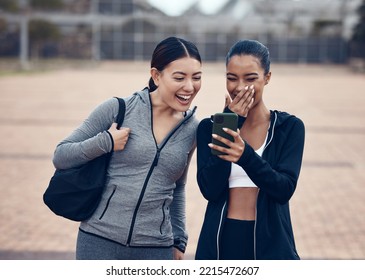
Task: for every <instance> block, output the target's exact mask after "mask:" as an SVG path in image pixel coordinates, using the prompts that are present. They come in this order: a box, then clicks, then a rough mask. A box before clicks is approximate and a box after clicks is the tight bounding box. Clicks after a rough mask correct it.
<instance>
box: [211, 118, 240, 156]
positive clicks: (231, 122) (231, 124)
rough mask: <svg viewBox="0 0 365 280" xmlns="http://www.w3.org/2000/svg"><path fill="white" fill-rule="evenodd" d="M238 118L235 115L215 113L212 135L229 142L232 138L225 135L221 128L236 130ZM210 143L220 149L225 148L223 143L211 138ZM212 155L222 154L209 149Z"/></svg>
mask: <svg viewBox="0 0 365 280" xmlns="http://www.w3.org/2000/svg"><path fill="white" fill-rule="evenodd" d="M237 123H238V116H237V114H235V113H217V114H215V115H214V116H213V130H212V133H214V134H217V135H219V136H222V137H224V138H226V139H228V140H230V141H233V137H232V136H231V135H229V134H228V133H226V132H225V131H224V130H223V128H224V127H226V128H229V129H231V130H233V131H236V130H237ZM212 143H213V144H215V145H218V146H221V147H225V148H227V145H225V144H224V143H222V142H220V141H218V140H216V139H214V138H212ZM211 151H212V154H213V155H224V153H222V152H220V151H217V150H215V149H211Z"/></svg>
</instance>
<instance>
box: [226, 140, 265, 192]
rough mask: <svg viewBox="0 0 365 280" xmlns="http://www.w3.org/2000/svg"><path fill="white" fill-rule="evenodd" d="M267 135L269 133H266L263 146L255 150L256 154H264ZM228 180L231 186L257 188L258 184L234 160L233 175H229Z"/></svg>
mask: <svg viewBox="0 0 365 280" xmlns="http://www.w3.org/2000/svg"><path fill="white" fill-rule="evenodd" d="M267 135H268V133H267V134H266V138H265V141H264V143H263V144H262V146H261V147H260V148H259V149H258V150H256V151H255V152H256V154H258V155H259V156H260V157H261V156H262V153H263V151H264V147H265V144H266V140H267ZM228 181H229V188H249V187H256V188H257V186H256V185H255V184H254V183H253V182H252V181H251V179H250V177H248V175H247V174H246V172H245V170H243V168H242V167H241V166H239V165H238V164H235V163H233V162H232V167H231V175H230V176H229V179H228Z"/></svg>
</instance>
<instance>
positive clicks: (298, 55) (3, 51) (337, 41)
mask: <svg viewBox="0 0 365 280" xmlns="http://www.w3.org/2000/svg"><path fill="white" fill-rule="evenodd" d="M13 1H14V2H15V3H17V4H18V5H17V9H16V10H12V11H9V10H7V9H3V10H0V56H16V55H19V56H21V57H23V59H27V58H28V57H29V56H31V57H32V56H34V55H35V54H34V52H32V48H34V47H33V46H34V45H33V44H32V41H31V40H30V39H29V36H28V35H29V32H28V31H27V30H28V29H29V24H30V22H32V21H34V20H44V21H47V22H50V23H53V24H54V25H56V26H57V27H58V28H59V30H60V33H61V35H62V36H61V38H58V40H53V41H52V40H44V42H41V43H42V44H41V46H40V47H39V48H38V49H37V54H36V55H38V56H41V57H55V56H56V57H66V58H69V57H73V58H86V59H95V60H105V59H109V60H115V59H118V60H120V59H122V60H144V59H150V57H151V54H152V51H153V48H154V46H155V45H156V43H157V42H159V41H160V40H162V39H163V38H165V37H167V36H171V35H174V36H180V37H183V38H186V39H188V40H191V41H193V42H195V43H196V44H197V46H198V48H199V49H200V51H201V54H202V57H203V59H204V60H209V61H215V60H218V61H222V60H223V59H224V57H225V54H226V52H227V50H228V48H229V47H230V46H231V45H232V44H233V43H234V42H236V41H237V40H239V39H242V38H249V39H257V40H260V41H261V42H263V43H264V44H266V45H268V47H269V48H270V52H271V56H272V60H273V61H276V62H292V63H297V62H301V63H324V62H325V63H344V62H346V61H347V59H348V56H349V54H348V39H349V38H350V36H351V32H352V27H353V25H354V24H355V23H356V21H357V15H356V12H355V11H356V9H357V7H358V6H359V5H360V3H361V0H324V1H314V0H302V1H300V0H296V1H294V0H276V1H273V0H222V4H221V5H220V6H218V7H217V8H216V9H215V10H209V11H207V10H205V9H203V6H202V3H201V2H202V1H199V0H197V1H195V2H193V3H192V4H191V5H190V6H188V7H186V8H185V9H184V11H182V12H181V13H180V14H179V15H177V16H169V15H168V14H167V13H166V12H165V11H164V9H163V8H159V7H158V6H157V5H154V3H153V1H152V0H76V1H74V0H60V1H62V3H63V5H62V8H59V9H57V10H52V11H50V10H45V9H40V8H39V7H38V8H37V9H34V8H32V7H30V5H29V3H30V1H28V0H13ZM172 1H175V0H172ZM176 1H180V0H176ZM0 3H1V0H0ZM28 46H29V47H28Z"/></svg>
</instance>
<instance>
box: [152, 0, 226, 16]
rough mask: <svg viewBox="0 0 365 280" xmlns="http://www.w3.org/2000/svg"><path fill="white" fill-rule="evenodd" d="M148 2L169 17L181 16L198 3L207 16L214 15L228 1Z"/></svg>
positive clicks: (156, 0)
mask: <svg viewBox="0 0 365 280" xmlns="http://www.w3.org/2000/svg"><path fill="white" fill-rule="evenodd" d="M148 2H149V3H150V4H151V5H153V6H154V7H156V8H158V9H160V10H162V11H163V12H164V13H166V14H167V15H169V16H179V15H180V14H182V13H183V12H184V11H186V10H187V9H188V8H189V7H190V6H191V5H193V4H195V3H198V5H199V8H200V9H201V10H202V12H204V13H205V14H214V12H215V11H216V10H218V9H219V8H220V7H221V6H223V5H224V4H225V3H226V2H228V0H148Z"/></svg>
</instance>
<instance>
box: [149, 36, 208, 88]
mask: <svg viewBox="0 0 365 280" xmlns="http://www.w3.org/2000/svg"><path fill="white" fill-rule="evenodd" d="M183 57H192V58H195V59H196V60H198V61H199V62H200V63H201V62H202V61H201V58H200V54H199V51H198V48H197V47H196V46H195V45H194V44H193V43H192V42H189V41H186V40H184V39H181V38H177V37H168V38H166V39H164V40H163V41H161V42H160V43H158V45H157V46H156V48H155V50H154V51H153V54H152V59H151V68H153V67H154V68H156V69H157V70H158V71H163V70H164V69H165V67H166V66H167V65H168V64H169V63H171V62H173V61H175V60H177V59H180V58H183ZM148 87H149V89H150V91H154V90H155V89H156V88H157V86H156V85H155V83H154V81H153V79H152V77H151V78H150V80H149V83H148Z"/></svg>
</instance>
